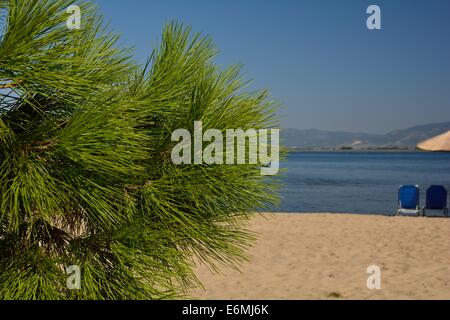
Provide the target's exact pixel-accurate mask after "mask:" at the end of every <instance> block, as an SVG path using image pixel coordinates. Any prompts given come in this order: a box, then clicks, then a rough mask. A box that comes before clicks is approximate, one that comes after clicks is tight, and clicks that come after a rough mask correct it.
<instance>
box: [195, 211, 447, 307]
mask: <svg viewBox="0 0 450 320" xmlns="http://www.w3.org/2000/svg"><path fill="white" fill-rule="evenodd" d="M249 229H251V230H253V231H254V232H256V233H257V234H258V240H257V241H256V242H255V243H254V245H253V247H252V248H251V249H250V251H249V253H250V255H251V258H250V261H249V262H248V263H246V264H244V265H243V266H242V268H241V273H239V272H237V271H234V270H232V269H228V268H223V269H221V274H214V273H212V272H211V271H210V270H209V269H208V268H207V267H206V266H204V265H199V266H198V268H197V274H198V277H199V279H200V280H201V282H202V283H203V285H204V287H205V289H204V290H203V289H196V290H194V291H192V292H191V293H190V295H191V297H192V298H195V299H257V300H259V299H283V300H284V299H286V300H297V299H450V219H446V218H412V217H385V216H368V215H367V216H366V215H345V214H265V215H263V216H255V218H254V219H253V220H252V221H251V222H250V225H249ZM370 265H377V266H379V267H380V270H381V289H380V290H369V289H368V288H367V278H368V277H369V276H370V275H369V274H367V267H368V266H370Z"/></svg>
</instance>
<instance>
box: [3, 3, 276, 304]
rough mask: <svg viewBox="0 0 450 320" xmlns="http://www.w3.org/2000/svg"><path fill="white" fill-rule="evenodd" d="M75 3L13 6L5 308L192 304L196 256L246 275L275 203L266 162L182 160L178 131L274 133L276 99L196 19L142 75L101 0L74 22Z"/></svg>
mask: <svg viewBox="0 0 450 320" xmlns="http://www.w3.org/2000/svg"><path fill="white" fill-rule="evenodd" d="M72 3H73V1H72V0H1V1H0V10H1V16H2V18H1V19H2V21H1V24H2V27H3V31H2V33H1V38H0V299H164V298H174V297H179V296H182V295H183V294H184V293H185V292H186V289H187V288H189V287H191V286H196V285H198V281H197V279H196V277H195V274H194V273H193V257H194V256H196V257H198V258H200V259H201V260H202V261H204V262H205V263H208V264H209V265H210V266H211V267H213V268H216V267H217V266H218V265H219V264H226V265H229V266H232V267H239V264H240V263H241V262H242V261H244V260H245V258H246V254H245V249H246V247H247V246H248V244H250V243H251V240H252V239H253V235H252V234H251V233H249V232H248V231H247V230H245V227H244V225H243V224H242V221H243V220H245V219H246V218H248V217H249V213H248V212H250V211H255V210H263V209H264V208H267V206H269V205H271V204H272V203H273V202H274V201H276V198H277V195H276V188H275V184H274V183H270V181H268V180H267V179H265V178H264V177H261V175H260V171H259V166H258V165H209V166H208V165H175V164H173V163H172V162H171V158H170V153H171V149H172V148H173V146H174V142H172V141H171V133H172V132H173V130H175V129H177V128H192V126H193V123H194V121H196V120H201V121H203V125H204V127H205V128H217V129H219V130H225V129H227V128H243V129H247V128H267V127H271V126H273V125H276V119H275V117H274V104H273V102H272V101H271V100H270V99H269V98H268V94H267V92H265V91H263V92H253V91H252V92H249V91H248V86H247V85H248V82H247V81H245V80H244V79H243V78H242V77H241V76H240V68H239V66H232V67H229V68H226V69H220V68H219V67H218V66H216V65H215V64H214V58H215V56H216V54H217V50H216V48H215V47H214V45H213V43H212V41H211V40H210V39H209V38H208V37H204V36H201V35H198V34H193V33H192V32H191V30H190V29H189V28H188V27H185V26H183V25H182V24H179V23H170V24H168V25H167V26H166V27H165V28H164V30H163V34H162V38H161V41H160V45H159V46H158V47H157V48H156V49H155V50H154V51H153V52H152V53H151V55H150V57H149V59H148V62H147V64H146V65H145V66H140V65H139V64H137V63H136V62H134V61H133V60H132V51H131V50H129V49H121V48H120V47H119V46H118V44H117V41H118V37H117V36H116V35H114V34H112V33H110V32H108V30H107V29H106V28H105V27H104V24H103V22H102V18H101V17H100V16H99V15H98V14H97V13H96V11H95V6H94V5H92V4H89V3H85V4H82V5H81V6H80V8H81V12H82V25H81V26H82V27H81V29H79V30H77V29H69V28H68V27H67V25H66V22H67V19H68V13H67V12H66V8H67V7H69V6H70V5H71V4H72ZM125 5H126V3H124V6H125ZM71 265H77V266H79V267H80V270H81V287H80V289H79V290H70V289H69V288H68V287H67V285H66V281H67V277H68V275H67V268H68V266H71Z"/></svg>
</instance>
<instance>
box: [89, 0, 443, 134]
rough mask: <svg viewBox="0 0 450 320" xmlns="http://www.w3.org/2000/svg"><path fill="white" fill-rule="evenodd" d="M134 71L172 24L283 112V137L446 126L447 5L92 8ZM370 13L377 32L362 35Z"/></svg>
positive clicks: (432, 1)
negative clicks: (196, 36)
mask: <svg viewBox="0 0 450 320" xmlns="http://www.w3.org/2000/svg"><path fill="white" fill-rule="evenodd" d="M95 2H97V3H98V4H99V7H100V11H101V12H102V13H103V14H104V16H105V18H106V21H108V22H110V23H111V27H112V29H113V30H115V31H116V32H119V33H121V34H122V35H123V37H122V40H123V42H124V44H126V45H134V46H135V48H136V55H137V57H138V59H139V60H140V61H143V60H145V57H146V56H147V55H148V54H149V52H150V48H151V47H152V45H154V44H155V43H156V42H157V40H158V39H159V37H160V33H161V29H162V26H163V25H164V23H165V22H168V21H170V20H178V21H180V22H184V23H186V24H190V25H191V26H192V27H193V29H194V30H195V31H199V32H202V33H204V34H208V35H210V36H212V38H213V39H214V41H215V43H216V44H217V46H218V47H219V49H220V51H221V54H220V56H219V57H218V59H217V62H218V63H219V64H221V65H228V64H233V63H242V64H244V67H245V68H244V70H245V72H246V74H247V76H248V78H251V79H254V86H255V87H257V88H268V89H270V91H271V93H272V95H273V96H274V98H275V99H277V100H278V101H280V102H281V103H282V105H283V107H282V109H281V110H280V116H281V122H282V126H283V127H291V128H300V129H306V128H318V129H326V130H346V131H366V132H380V133H383V132H386V131H389V130H392V129H397V128H405V127H409V126H412V125H416V124H425V123H432V122H443V121H450V1H448V0H428V1H427V0H420V1H419V0H417V1H414V0H413V1H406V0H389V1H388V0H386V1H379V0H370V1H363V0H341V1H335V0H328V1H325V0H308V1H301V0H292V1H288V0H281V1H275V0H214V1H212V0H190V1H187V0H128V1H120V0H97V1H95ZM371 4H377V5H379V6H380V8H381V12H382V30H379V31H370V30H368V29H367V27H366V19H367V17H368V15H367V14H366V9H367V7H368V6H369V5H371Z"/></svg>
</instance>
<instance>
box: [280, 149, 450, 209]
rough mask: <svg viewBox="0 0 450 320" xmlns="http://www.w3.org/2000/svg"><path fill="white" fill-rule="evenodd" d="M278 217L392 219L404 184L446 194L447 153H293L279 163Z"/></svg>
mask: <svg viewBox="0 0 450 320" xmlns="http://www.w3.org/2000/svg"><path fill="white" fill-rule="evenodd" d="M281 167H282V168H284V169H286V170H287V172H286V173H284V174H283V178H282V181H283V183H284V187H283V188H282V190H281V193H282V196H283V200H282V203H281V206H280V207H278V208H275V209H274V211H282V212H336V213H338V212H347V213H366V214H393V213H395V210H396V206H397V191H398V187H399V186H400V185H402V184H418V185H420V186H421V203H424V201H425V196H424V194H425V190H426V188H427V187H428V186H429V185H432V184H442V185H445V186H446V187H447V189H448V190H450V153H423V152H404V153H403V152H292V153H290V154H289V156H288V157H287V161H285V162H284V163H282V165H281Z"/></svg>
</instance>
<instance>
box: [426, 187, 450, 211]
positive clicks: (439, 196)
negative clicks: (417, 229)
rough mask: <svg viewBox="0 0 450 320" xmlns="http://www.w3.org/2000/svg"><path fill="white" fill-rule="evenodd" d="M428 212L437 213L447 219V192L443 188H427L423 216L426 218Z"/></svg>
mask: <svg viewBox="0 0 450 320" xmlns="http://www.w3.org/2000/svg"><path fill="white" fill-rule="evenodd" d="M430 211H438V212H439V213H442V214H443V215H444V216H447V217H448V192H447V189H445V187H444V186H431V187H429V188H428V190H427V200H426V203H425V207H424V208H423V215H424V216H426V215H427V213H429V212H430Z"/></svg>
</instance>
